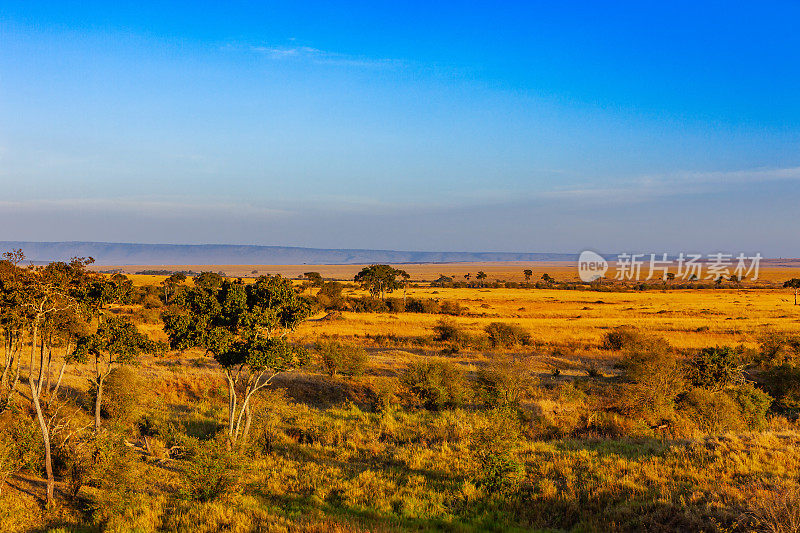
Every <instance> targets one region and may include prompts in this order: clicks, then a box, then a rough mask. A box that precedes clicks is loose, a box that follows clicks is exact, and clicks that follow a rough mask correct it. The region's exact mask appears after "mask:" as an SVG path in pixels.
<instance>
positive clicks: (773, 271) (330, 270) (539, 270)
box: [92, 259, 800, 283]
mask: <svg viewBox="0 0 800 533" xmlns="http://www.w3.org/2000/svg"><path fill="white" fill-rule="evenodd" d="M364 266H365V265H124V266H108V265H105V266H103V265H93V266H92V269H93V270H111V269H118V270H120V271H122V272H123V273H125V274H135V273H136V272H141V271H145V270H170V271H189V270H191V271H194V272H202V271H206V270H210V271H213V272H220V271H222V272H225V273H226V274H227V275H228V276H231V277H247V276H256V275H263V274H280V275H282V276H284V277H289V278H297V277H299V276H301V275H302V274H303V273H304V272H310V271H314V272H319V273H320V274H322V275H323V276H324V277H326V278H331V279H337V280H351V279H353V276H354V275H355V274H356V273H357V272H358V271H359V270H361V269H362V268H363V267H364ZM393 266H395V267H397V268H401V269H403V270H405V271H406V272H408V273H409V275H411V279H412V280H417V281H418V280H433V279H436V278H438V277H439V275H441V274H444V275H446V276H452V277H453V278H454V279H456V280H457V281H461V280H463V279H464V275H465V274H467V273H469V274H471V275H472V277H473V279H474V276H475V274H476V273H477V272H478V271H483V272H485V273H486V275H487V280H488V281H493V280H495V279H502V280H508V281H522V280H523V279H524V277H523V273H522V271H523V270H525V269H531V270H532V271H533V278H532V279H533V280H538V279H540V278H541V276H542V274H544V273H547V274H550V275H551V276H553V277H554V278H555V279H557V280H560V281H577V280H578V270H577V266H576V264H575V263H574V262H570V261H535V262H522V261H507V262H493V263H412V264H395V265H393ZM610 266H611V270H610V272H612V273H613V272H614V269H615V265H614V263H611V265H610ZM254 271H255V273H254ZM793 277H794V278H796V277H800V259H765V260H762V261H761V269H760V274H759V279H760V280H764V281H785V280H787V279H790V278H793ZM135 279H137V280H139V282H141V283H160V282H161V280H163V279H164V276H141V275H140V276H135Z"/></svg>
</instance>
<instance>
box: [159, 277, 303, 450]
mask: <svg viewBox="0 0 800 533" xmlns="http://www.w3.org/2000/svg"><path fill="white" fill-rule="evenodd" d="M308 314H309V307H308V304H307V303H306V302H305V301H304V300H302V299H300V298H299V297H298V295H297V293H296V292H295V290H294V287H293V286H292V282H291V281H290V280H288V279H285V278H282V277H281V276H272V277H270V276H261V277H259V278H258V279H257V280H256V281H255V283H253V284H251V285H243V284H240V283H236V282H231V281H228V280H223V281H222V283H221V284H220V285H219V286H216V284H201V285H198V284H195V287H193V288H187V289H186V290H185V291H183V292H182V293H181V295H180V297H179V298H177V299H176V303H175V306H174V307H173V308H172V309H169V310H167V311H166V312H165V313H164V314H163V315H162V318H163V320H164V330H165V332H166V333H167V335H168V337H169V343H170V346H171V347H172V348H175V349H180V350H183V349H187V348H192V347H200V348H203V349H205V350H206V352H207V353H209V354H210V355H211V356H212V357H213V358H214V359H215V360H216V361H217V362H218V363H219V365H220V368H221V369H222V372H223V374H224V375H225V378H226V381H227V383H228V437H229V438H230V440H231V441H232V442H237V441H239V439H240V438H241V439H243V440H245V439H246V438H247V434H248V432H249V428H250V424H251V421H252V412H251V407H250V406H251V398H252V397H253V395H254V394H255V393H257V392H258V391H259V390H262V389H263V388H264V387H266V386H267V385H268V384H269V383H270V381H271V380H272V378H273V377H274V376H276V375H277V374H278V373H280V372H283V371H287V370H291V369H292V368H295V367H297V366H299V365H302V364H305V362H306V361H307V359H308V353H307V351H306V350H305V349H303V348H302V347H300V346H295V345H292V344H291V343H289V341H288V340H287V339H286V335H287V333H288V332H290V331H291V330H293V329H294V328H295V327H297V325H298V324H300V323H301V322H302V321H303V320H305V319H306V318H307V317H308Z"/></svg>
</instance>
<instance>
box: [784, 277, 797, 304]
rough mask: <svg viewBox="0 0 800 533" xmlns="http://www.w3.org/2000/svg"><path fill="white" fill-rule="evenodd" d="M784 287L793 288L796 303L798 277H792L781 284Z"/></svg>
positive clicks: (795, 302)
mask: <svg viewBox="0 0 800 533" xmlns="http://www.w3.org/2000/svg"><path fill="white" fill-rule="evenodd" d="M783 287H784V288H785V289H794V305H797V291H798V290H800V278H792V279H790V280H789V281H787V282H786V283H784V284H783Z"/></svg>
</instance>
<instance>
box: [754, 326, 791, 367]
mask: <svg viewBox="0 0 800 533" xmlns="http://www.w3.org/2000/svg"><path fill="white" fill-rule="evenodd" d="M760 348H761V349H760V352H761V359H762V363H764V364H766V365H768V366H773V365H781V364H784V363H789V364H796V363H798V362H800V336H798V335H787V334H785V333H771V334H769V335H767V336H765V337H764V338H763V339H762V341H761V347H760Z"/></svg>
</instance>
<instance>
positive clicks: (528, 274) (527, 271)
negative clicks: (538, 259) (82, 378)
mask: <svg viewBox="0 0 800 533" xmlns="http://www.w3.org/2000/svg"><path fill="white" fill-rule="evenodd" d="M522 274H523V275H524V276H525V281H530V280H531V276H533V270H531V269H529V268H526V269H525V270H523V271H522Z"/></svg>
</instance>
